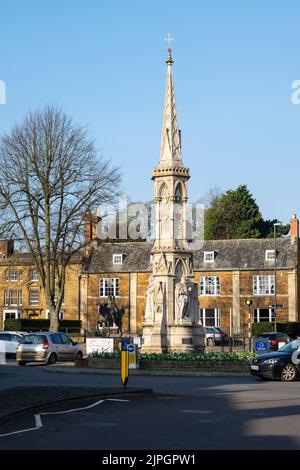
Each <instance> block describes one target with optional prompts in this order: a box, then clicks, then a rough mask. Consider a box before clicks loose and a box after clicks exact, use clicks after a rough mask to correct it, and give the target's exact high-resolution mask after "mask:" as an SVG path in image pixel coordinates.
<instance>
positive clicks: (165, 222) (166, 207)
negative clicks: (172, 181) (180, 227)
mask: <svg viewBox="0 0 300 470" xmlns="http://www.w3.org/2000/svg"><path fill="white" fill-rule="evenodd" d="M169 195H170V193H169V188H168V186H167V185H166V183H162V185H161V187H160V189H159V197H160V201H159V220H160V227H159V238H160V240H168V239H169V237H170V204H169Z"/></svg>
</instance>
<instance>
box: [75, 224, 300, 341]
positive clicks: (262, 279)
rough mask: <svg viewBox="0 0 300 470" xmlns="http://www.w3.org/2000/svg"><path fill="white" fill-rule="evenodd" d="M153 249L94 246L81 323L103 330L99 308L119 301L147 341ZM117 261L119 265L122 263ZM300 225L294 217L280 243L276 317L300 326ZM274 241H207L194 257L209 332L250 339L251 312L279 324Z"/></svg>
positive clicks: (128, 327) (128, 326)
mask: <svg viewBox="0 0 300 470" xmlns="http://www.w3.org/2000/svg"><path fill="white" fill-rule="evenodd" d="M152 248H153V245H152V244H151V243H147V242H123V243H108V242H97V241H96V240H95V241H94V248H93V250H92V253H91V255H90V257H89V258H88V260H87V263H86V265H85V274H84V276H85V283H84V285H85V292H84V293H83V291H81V296H82V304H81V319H82V320H83V322H84V325H85V327H86V328H87V329H88V330H94V329H95V328H96V325H97V317H98V309H99V304H100V303H101V302H104V301H105V298H106V295H109V294H113V295H115V296H116V300H117V303H118V305H119V306H120V307H121V306H123V307H125V310H126V314H125V317H124V325H125V331H126V332H128V333H130V334H132V335H135V334H138V335H142V332H143V318H144V314H145V308H146V295H147V288H148V283H149V277H150V275H151V274H152V269H153V266H152V261H153V257H151V252H152ZM116 261H117V262H116ZM298 265H299V222H298V219H297V218H295V217H294V216H293V218H292V221H291V234H290V236H289V237H285V238H278V239H277V240H276V305H277V310H276V317H277V320H278V321H299V320H300V316H299V307H300V305H299V268H298ZM274 277H275V271H274V240H273V239H247V240H216V241H206V242H204V246H203V247H202V249H201V250H198V251H197V252H195V253H194V280H195V283H196V285H197V290H198V299H199V306H200V316H201V320H202V323H203V325H204V326H220V327H222V328H224V329H225V330H226V331H227V332H228V333H229V334H231V335H241V336H244V335H247V332H248V308H247V306H246V305H245V300H247V299H250V300H252V301H253V304H252V306H251V317H252V321H254V322H261V321H271V320H273V319H274V310H273V306H274V302H275V283H274Z"/></svg>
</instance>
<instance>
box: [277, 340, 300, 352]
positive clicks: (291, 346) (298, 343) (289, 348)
mask: <svg viewBox="0 0 300 470" xmlns="http://www.w3.org/2000/svg"><path fill="white" fill-rule="evenodd" d="M298 348H300V339H295V341H291V342H290V343H288V344H285V345H284V346H282V348H280V349H279V351H280V352H287V353H292V352H294V351H297V349H298Z"/></svg>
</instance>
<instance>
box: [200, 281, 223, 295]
mask: <svg viewBox="0 0 300 470" xmlns="http://www.w3.org/2000/svg"><path fill="white" fill-rule="evenodd" d="M211 281H212V283H211ZM212 287H213V292H209V290H211V288H212ZM220 293H221V278H220V276H201V278H200V295H201V296H203V297H206V296H210V297H216V296H217V295H220Z"/></svg>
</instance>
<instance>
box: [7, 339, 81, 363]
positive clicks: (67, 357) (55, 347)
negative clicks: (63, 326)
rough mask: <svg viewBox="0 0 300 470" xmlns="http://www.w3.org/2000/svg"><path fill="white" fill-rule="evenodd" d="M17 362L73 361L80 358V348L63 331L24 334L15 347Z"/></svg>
mask: <svg viewBox="0 0 300 470" xmlns="http://www.w3.org/2000/svg"><path fill="white" fill-rule="evenodd" d="M16 359H17V363H18V364H19V365H20V366H24V365H25V364H26V363H27V362H46V363H47V364H55V362H56V361H75V360H76V359H82V349H81V347H80V345H79V344H78V343H75V342H74V341H72V339H71V338H69V336H67V335H65V334H63V333H53V332H48V331H47V332H39V333H29V334H27V335H25V336H24V337H23V339H22V342H21V343H20V344H19V345H18V347H17V357H16Z"/></svg>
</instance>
